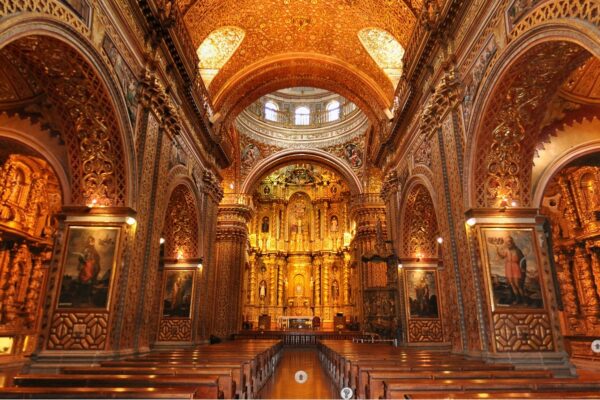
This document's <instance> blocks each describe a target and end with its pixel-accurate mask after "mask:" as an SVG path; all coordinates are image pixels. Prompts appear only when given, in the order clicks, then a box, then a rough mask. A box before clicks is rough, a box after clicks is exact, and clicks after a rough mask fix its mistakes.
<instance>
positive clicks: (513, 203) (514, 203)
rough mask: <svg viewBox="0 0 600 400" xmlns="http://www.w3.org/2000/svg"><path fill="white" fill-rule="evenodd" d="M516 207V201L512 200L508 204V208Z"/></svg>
mask: <svg viewBox="0 0 600 400" xmlns="http://www.w3.org/2000/svg"><path fill="white" fill-rule="evenodd" d="M518 205H519V203H518V202H517V201H516V200H513V201H511V202H510V206H511V207H516V206H518Z"/></svg>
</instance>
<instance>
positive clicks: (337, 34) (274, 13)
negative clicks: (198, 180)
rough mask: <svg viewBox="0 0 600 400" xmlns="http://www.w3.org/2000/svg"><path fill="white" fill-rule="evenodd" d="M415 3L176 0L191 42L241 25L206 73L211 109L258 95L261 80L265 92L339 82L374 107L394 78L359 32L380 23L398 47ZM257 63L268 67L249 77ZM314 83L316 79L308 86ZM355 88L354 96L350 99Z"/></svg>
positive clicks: (388, 97) (381, 103)
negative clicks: (225, 54)
mask: <svg viewBox="0 0 600 400" xmlns="http://www.w3.org/2000/svg"><path fill="white" fill-rule="evenodd" d="M421 3H422V0H413V1H412V2H411V1H409V0H406V2H405V1H403V0H261V1H255V0H203V1H197V0H181V1H180V2H179V7H180V8H181V10H182V12H183V13H184V15H185V17H184V21H185V23H186V26H187V28H188V30H189V32H190V35H191V37H192V41H193V42H194V46H195V47H196V48H198V47H199V46H200V45H201V44H202V43H203V42H204V40H205V39H206V38H207V37H208V36H209V35H210V34H211V33H212V32H213V31H215V30H217V29H219V28H223V27H238V28H241V29H242V30H243V32H244V35H243V40H242V41H241V43H240V44H239V47H237V48H235V52H234V53H233V55H232V56H231V58H229V60H228V61H227V62H226V63H225V64H224V65H223V66H221V67H220V69H219V70H218V72H217V73H216V75H215V76H214V77H211V78H212V80H211V81H210V85H209V92H210V94H211V97H212V98H213V103H214V105H215V108H216V110H217V111H222V112H225V113H228V112H231V111H233V110H235V109H236V107H237V108H239V107H238V104H237V103H238V102H239V101H241V99H242V98H244V97H247V96H249V95H250V96H251V97H254V98H253V99H247V98H246V99H244V101H246V102H251V101H253V100H255V99H256V98H257V97H258V96H260V95H263V94H265V93H264V92H265V90H267V89H265V90H259V89H257V88H259V87H263V86H269V87H268V90H269V91H272V90H276V89H278V88H279V89H280V88H283V87H288V86H293V85H299V84H300V85H302V84H303V83H306V84H313V85H314V86H327V87H325V88H326V89H328V90H333V91H336V90H335V89H336V87H338V86H339V88H340V90H339V91H338V92H339V93H340V94H342V95H344V96H346V97H348V98H350V99H351V100H354V101H355V102H356V103H357V104H359V105H360V103H361V101H360V100H362V102H366V103H374V104H377V105H378V107H380V108H385V107H389V106H390V104H391V102H392V98H393V94H394V84H393V83H392V80H391V79H390V77H389V76H388V74H386V71H384V69H383V68H382V67H380V66H379V65H378V64H377V63H376V61H375V60H374V59H373V58H372V54H373V52H372V51H371V55H370V54H369V52H368V51H367V50H366V49H365V47H364V45H363V43H361V40H360V39H359V32H360V31H361V30H364V29H365V28H378V29H384V30H385V31H387V32H388V33H389V34H391V36H392V37H393V38H394V39H396V40H397V41H398V42H399V43H400V45H402V46H403V47H404V48H406V47H407V42H408V39H409V37H410V34H411V32H412V29H413V26H414V24H415V22H416V18H415V13H416V11H415V10H418V9H420V8H421ZM230 36H231V35H230ZM238 37H239V36H238ZM363 42H364V39H363ZM382 46H383V47H385V46H387V47H388V48H389V46H388V45H386V44H382ZM231 47H232V48H234V47H235V46H234V45H232V46H231ZM290 60H291V62H288V61H290ZM320 64H327V65H329V66H330V67H322V66H321V65H320ZM302 66H305V67H306V69H304V68H303V67H302ZM384 68H385V67H384ZM259 70H260V71H264V70H268V71H270V72H269V73H268V74H264V75H263V76H260V78H257V76H259V75H260V73H259V74H257V73H256V72H257V71H259ZM307 71H312V72H311V73H307ZM312 75H315V76H312ZM288 80H290V82H288ZM250 81H251V83H249V82H250ZM266 81H269V82H277V84H275V85H273V84H272V83H271V84H269V83H267V82H266ZM292 81H293V82H292ZM318 82H323V83H322V84H321V85H315V83H318ZM292 83H293V84H292ZM358 85H360V86H361V87H357V86H358ZM249 86H250V87H249ZM274 86H275V87H274ZM234 93H235V94H234ZM356 95H358V96H359V97H362V99H360V100H359V99H353V98H352V97H353V96H356ZM238 112H239V110H238Z"/></svg>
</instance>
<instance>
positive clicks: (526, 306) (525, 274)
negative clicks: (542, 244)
mask: <svg viewBox="0 0 600 400" xmlns="http://www.w3.org/2000/svg"><path fill="white" fill-rule="evenodd" d="M479 232H480V235H479V243H480V249H481V252H482V261H483V269H484V275H485V277H486V280H487V286H488V289H489V290H488V293H489V298H490V303H491V306H492V311H499V310H502V311H510V310H516V311H519V312H523V311H528V310H530V311H533V312H539V311H540V310H544V304H545V299H544V294H543V292H544V290H543V286H542V279H541V275H540V265H541V263H540V257H539V249H538V246H537V242H536V238H535V232H534V230H533V228H530V227H512V226H511V227H481V228H480V230H479Z"/></svg>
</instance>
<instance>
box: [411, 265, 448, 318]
mask: <svg viewBox="0 0 600 400" xmlns="http://www.w3.org/2000/svg"><path fill="white" fill-rule="evenodd" d="M405 282H406V297H407V303H408V311H409V316H410V318H411V319H414V318H434V319H437V318H439V317H440V314H439V302H438V297H439V295H438V284H437V277H436V272H435V271H434V270H427V269H407V270H406V280H405Z"/></svg>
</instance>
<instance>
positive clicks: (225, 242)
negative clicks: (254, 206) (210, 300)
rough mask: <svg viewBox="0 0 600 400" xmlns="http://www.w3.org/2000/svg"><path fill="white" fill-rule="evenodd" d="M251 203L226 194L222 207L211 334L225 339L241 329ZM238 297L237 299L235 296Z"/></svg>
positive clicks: (219, 218) (218, 230) (218, 228)
mask: <svg viewBox="0 0 600 400" xmlns="http://www.w3.org/2000/svg"><path fill="white" fill-rule="evenodd" d="M248 204H249V200H248V199H247V198H245V197H242V196H241V195H227V196H226V197H225V199H224V200H223V202H222V204H221V205H219V214H218V218H217V242H216V263H215V267H216V268H215V273H216V274H215V275H216V279H215V290H214V292H213V293H214V298H215V307H214V314H213V318H212V321H213V322H212V331H211V332H210V333H211V334H214V335H217V336H221V337H226V336H229V335H231V334H233V333H236V332H237V331H238V330H239V329H240V322H241V281H242V272H243V268H244V262H245V259H246V242H247V240H248V227H247V224H248V221H249V220H250V217H251V216H252V210H251V209H250V207H249V205H248ZM235 296H237V298H236V297H235Z"/></svg>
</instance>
